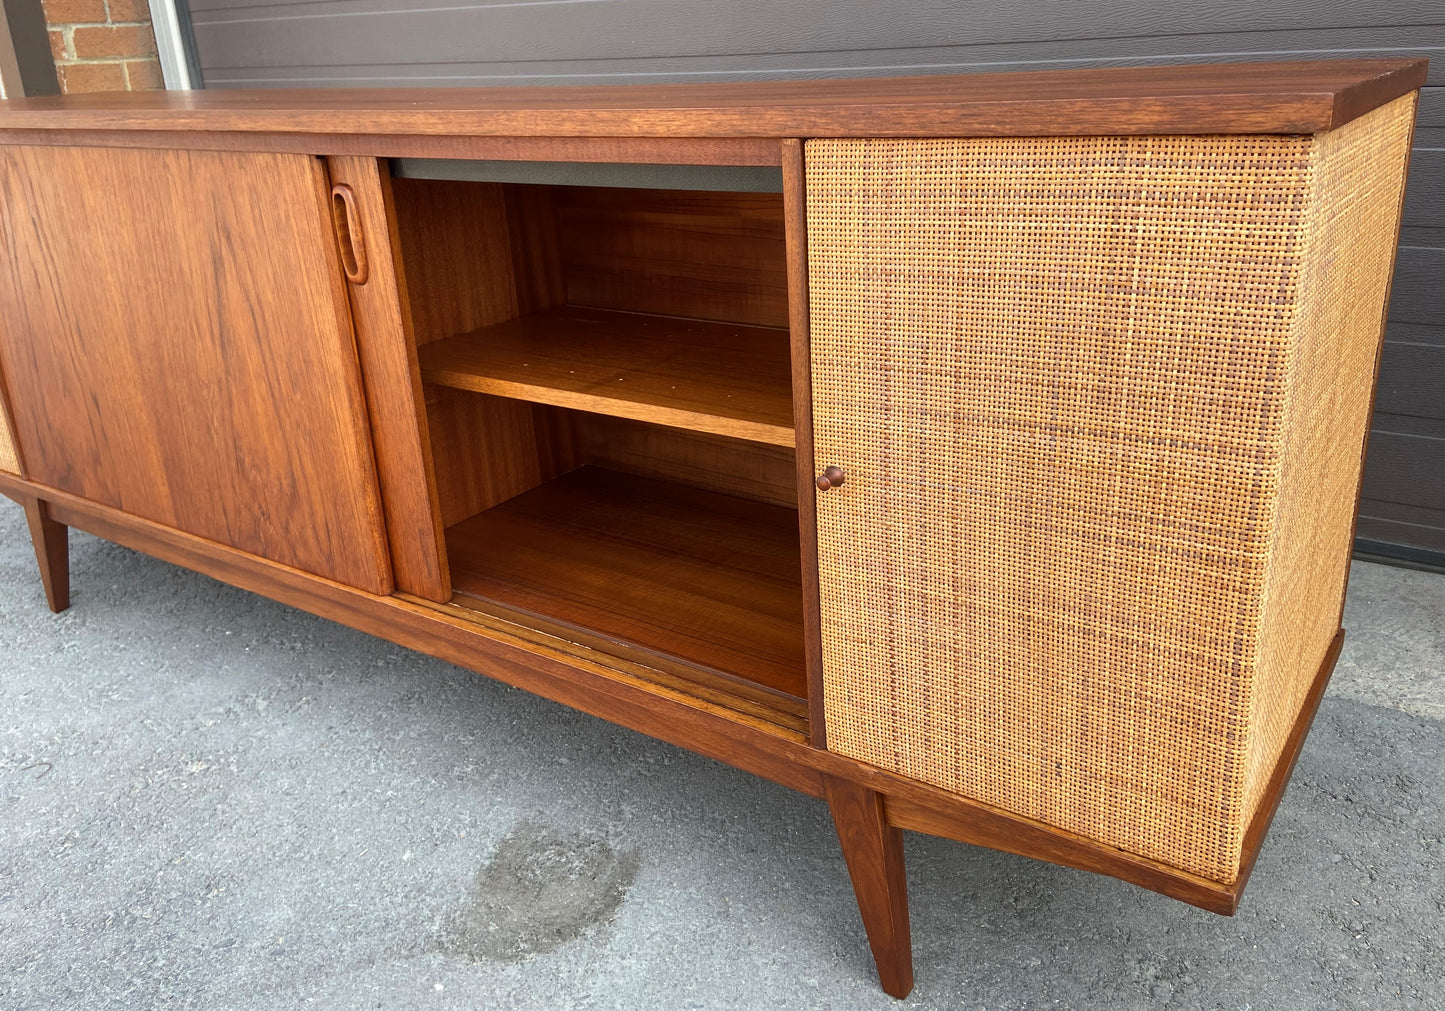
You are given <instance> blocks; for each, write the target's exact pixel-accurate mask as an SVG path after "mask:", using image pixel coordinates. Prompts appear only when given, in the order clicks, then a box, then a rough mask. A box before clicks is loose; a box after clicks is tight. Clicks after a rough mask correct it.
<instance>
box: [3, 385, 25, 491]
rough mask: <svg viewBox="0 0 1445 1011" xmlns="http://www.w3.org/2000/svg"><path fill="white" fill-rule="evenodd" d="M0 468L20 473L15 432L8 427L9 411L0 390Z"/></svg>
mask: <svg viewBox="0 0 1445 1011" xmlns="http://www.w3.org/2000/svg"><path fill="white" fill-rule="evenodd" d="M0 470H4V471H8V472H10V473H11V474H19V473H20V455H19V454H18V453H17V452H16V451H15V433H14V431H13V430H12V429H11V427H10V412H9V410H8V409H7V408H6V405H5V395H4V393H3V392H0Z"/></svg>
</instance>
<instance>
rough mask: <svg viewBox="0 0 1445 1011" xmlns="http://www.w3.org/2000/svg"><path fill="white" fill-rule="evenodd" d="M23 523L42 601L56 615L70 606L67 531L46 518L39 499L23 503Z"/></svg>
mask: <svg viewBox="0 0 1445 1011" xmlns="http://www.w3.org/2000/svg"><path fill="white" fill-rule="evenodd" d="M21 504H22V505H24V506H25V519H26V520H27V521H29V523H30V542H31V543H32V544H34V545H35V560H36V561H37V562H39V563H40V581H41V582H42V583H43V584H45V599H46V601H47V602H48V603H49V604H50V609H51V610H52V611H54V612H55V613H56V614H59V613H60V612H61V611H63V610H65V609H66V608H67V607H69V606H70V528H69V527H67V526H66V525H65V524H64V523H57V522H56V521H55V520H53V519H51V518H50V506H49V505H48V504H47V503H45V502H42V501H41V500H40V499H34V498H33V499H27V500H26V501H25V502H23V503H21Z"/></svg>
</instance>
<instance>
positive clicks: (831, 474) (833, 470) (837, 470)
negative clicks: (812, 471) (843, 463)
mask: <svg viewBox="0 0 1445 1011" xmlns="http://www.w3.org/2000/svg"><path fill="white" fill-rule="evenodd" d="M845 477H846V475H845V474H844V473H843V468H842V467H828V468H826V469H824V471H823V473H821V474H819V475H818V480H817V481H816V484H817V485H818V490H819V491H827V490H828V489H829V488H836V487H838V486H839V485H840V484H842V483H843V481H844V479H845Z"/></svg>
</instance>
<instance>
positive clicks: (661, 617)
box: [447, 467, 807, 699]
mask: <svg viewBox="0 0 1445 1011" xmlns="http://www.w3.org/2000/svg"><path fill="white" fill-rule="evenodd" d="M447 553H448V556H449V558H450V560H451V570H452V586H453V588H454V589H455V590H456V592H457V594H458V595H457V597H456V598H455V600H454V602H455V603H458V604H462V605H464V606H470V605H469V601H468V598H473V599H475V600H477V601H480V602H492V603H495V604H499V605H501V606H502V607H504V608H507V609H511V610H513V611H522V612H526V613H530V614H535V615H539V616H541V617H542V618H544V619H546V620H547V621H548V622H555V623H561V624H563V625H566V626H570V627H572V628H575V629H580V630H585V631H586V632H588V633H591V634H594V635H597V636H601V637H603V638H604V639H605V640H608V641H611V642H615V643H616V644H618V646H619V647H620V648H622V649H623V650H624V651H631V653H630V655H631V656H632V657H633V658H636V657H637V656H638V655H639V651H640V652H641V653H653V654H656V655H658V656H659V657H662V658H673V659H675V660H680V661H684V662H685V663H686V664H691V665H696V666H698V667H701V668H706V669H707V670H709V671H711V672H714V673H720V674H724V675H730V676H732V677H734V678H740V679H742V680H744V681H746V682H751V683H752V684H753V685H757V686H762V687H763V688H765V689H768V690H772V691H774V692H780V693H783V694H784V695H786V696H791V697H792V698H794V699H803V698H806V696H807V677H806V671H805V667H804V661H803V597H802V587H801V564H800V560H799V551H798V514H797V512H796V511H795V510H792V509H786V508H783V507H781V506H775V505H766V504H763V503H760V502H752V501H749V500H746V499H739V498H733V497H732V496H730V495H720V494H717V493H716V492H707V491H700V490H697V489H694V488H686V487H683V486H681V485H676V484H671V483H669V482H665V481H652V480H648V479H645V478H638V477H633V476H629V475H623V474H619V473H617V472H615V471H610V470H604V469H602V468H599V467H583V468H580V469H578V470H574V471H572V472H571V473H569V474H566V475H564V476H562V477H560V478H558V479H556V480H554V481H549V482H547V483H546V484H544V485H542V486H541V487H539V488H535V489H533V490H532V491H529V492H527V493H525V494H522V495H518V496H517V497H516V498H513V499H510V500H509V501H507V502H504V503H502V504H501V505H499V506H496V507H494V508H492V509H488V510H487V511H486V512H483V513H480V514H478V515H476V516H473V517H472V518H470V519H468V520H464V521H463V522H461V523H458V524H456V525H455V526H453V527H450V528H449V529H448V530H447ZM479 609H481V610H486V609H487V608H485V607H481V608H479ZM664 666H666V664H664ZM673 669H676V668H675V667H674V668H673Z"/></svg>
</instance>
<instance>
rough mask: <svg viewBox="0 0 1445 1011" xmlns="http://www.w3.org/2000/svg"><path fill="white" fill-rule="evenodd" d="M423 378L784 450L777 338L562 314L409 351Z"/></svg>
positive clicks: (651, 319) (784, 392) (788, 418)
mask: <svg viewBox="0 0 1445 1011" xmlns="http://www.w3.org/2000/svg"><path fill="white" fill-rule="evenodd" d="M420 357H421V373H422V378H423V379H424V380H426V381H427V382H429V383H436V384H438V385H441V386H453V387H457V388H458V389H463V390H474V391H476V392H478V393H491V394H495V395H497V396H502V397H513V398H516V399H519V400H531V401H536V402H538V403H543V404H554V405H556V406H558V407H571V408H575V409H577V410H582V411H591V412H593V413H595V414H610V415H614V416H616V417H620V418H632V419H634V420H636V421H649V422H653V423H654V424H659V425H670V426H672V427H674V428H686V429H691V430H693V431H697V432H711V433H712V434H714V435H726V436H731V437H733V438H738V439H749V440H751V441H753V442H764V443H770V444H772V445H775V446H792V445H793V444H794V438H793V398H792V378H791V372H790V365H789V351H788V332H787V331H786V330H781V329H776V328H773V327H758V326H741V325H735V324H731V323H713V322H708V321H704V320H694V319H681V318H678V317H674V316H652V315H648V314H646V313H635V312H615V311H612V310H607V309H583V308H578V307H575V306H565V307H562V308H558V309H549V310H547V311H546V312H540V313H535V314H533V315H530V316H522V317H520V318H518V319H514V320H509V321H508V322H506V323H500V324H497V325H496V326H489V327H484V328H483V329H481V330H474V331H472V332H470V333H466V334H461V335H459V336H456V337H449V338H447V339H445V340H440V341H435V342H433V343H430V344H426V345H423V346H422V348H421V349H420Z"/></svg>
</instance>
